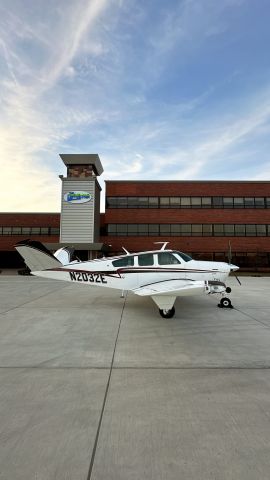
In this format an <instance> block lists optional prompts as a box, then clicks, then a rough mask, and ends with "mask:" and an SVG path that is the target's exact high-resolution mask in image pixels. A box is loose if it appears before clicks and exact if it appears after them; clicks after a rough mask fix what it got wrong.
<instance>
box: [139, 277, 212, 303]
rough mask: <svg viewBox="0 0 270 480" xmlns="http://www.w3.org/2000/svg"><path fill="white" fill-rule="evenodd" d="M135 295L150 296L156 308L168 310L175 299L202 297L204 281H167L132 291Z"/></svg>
mask: <svg viewBox="0 0 270 480" xmlns="http://www.w3.org/2000/svg"><path fill="white" fill-rule="evenodd" d="M132 291H133V293H135V294H136V295H141V296H147V295H148V296H150V297H152V299H153V300H154V302H155V303H156V304H157V306H158V308H161V309H170V308H172V307H173V305H174V302H175V299H176V297H184V296H190V295H202V294H203V293H205V292H206V284H205V282H204V281H192V280H167V281H162V282H156V283H151V284H149V285H144V286H142V287H139V288H135V289H134V290H132Z"/></svg>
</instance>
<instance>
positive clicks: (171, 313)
mask: <svg viewBox="0 0 270 480" xmlns="http://www.w3.org/2000/svg"><path fill="white" fill-rule="evenodd" d="M159 313H160V315H161V316H162V318H172V317H173V316H174V314H175V308H174V307H172V308H170V309H169V310H161V309H159Z"/></svg>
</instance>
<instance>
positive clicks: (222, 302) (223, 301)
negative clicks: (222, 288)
mask: <svg viewBox="0 0 270 480" xmlns="http://www.w3.org/2000/svg"><path fill="white" fill-rule="evenodd" d="M218 307H220V308H233V306H232V302H231V300H230V299H229V298H227V297H223V298H222V299H221V300H220V303H218Z"/></svg>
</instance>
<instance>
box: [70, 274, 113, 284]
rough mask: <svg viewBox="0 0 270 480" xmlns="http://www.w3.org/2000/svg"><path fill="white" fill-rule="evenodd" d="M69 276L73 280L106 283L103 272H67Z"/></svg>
mask: <svg viewBox="0 0 270 480" xmlns="http://www.w3.org/2000/svg"><path fill="white" fill-rule="evenodd" d="M69 276H70V279H71V280H73V281H75V282H87V283H89V282H90V283H107V280H106V278H105V275H104V274H103V273H87V272H69Z"/></svg>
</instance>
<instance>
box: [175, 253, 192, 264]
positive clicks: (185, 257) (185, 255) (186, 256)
mask: <svg viewBox="0 0 270 480" xmlns="http://www.w3.org/2000/svg"><path fill="white" fill-rule="evenodd" d="M176 253H177V255H179V256H180V257H181V258H182V259H183V260H184V261H185V262H190V260H192V257H191V256H190V255H187V254H186V253H183V252H176Z"/></svg>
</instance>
